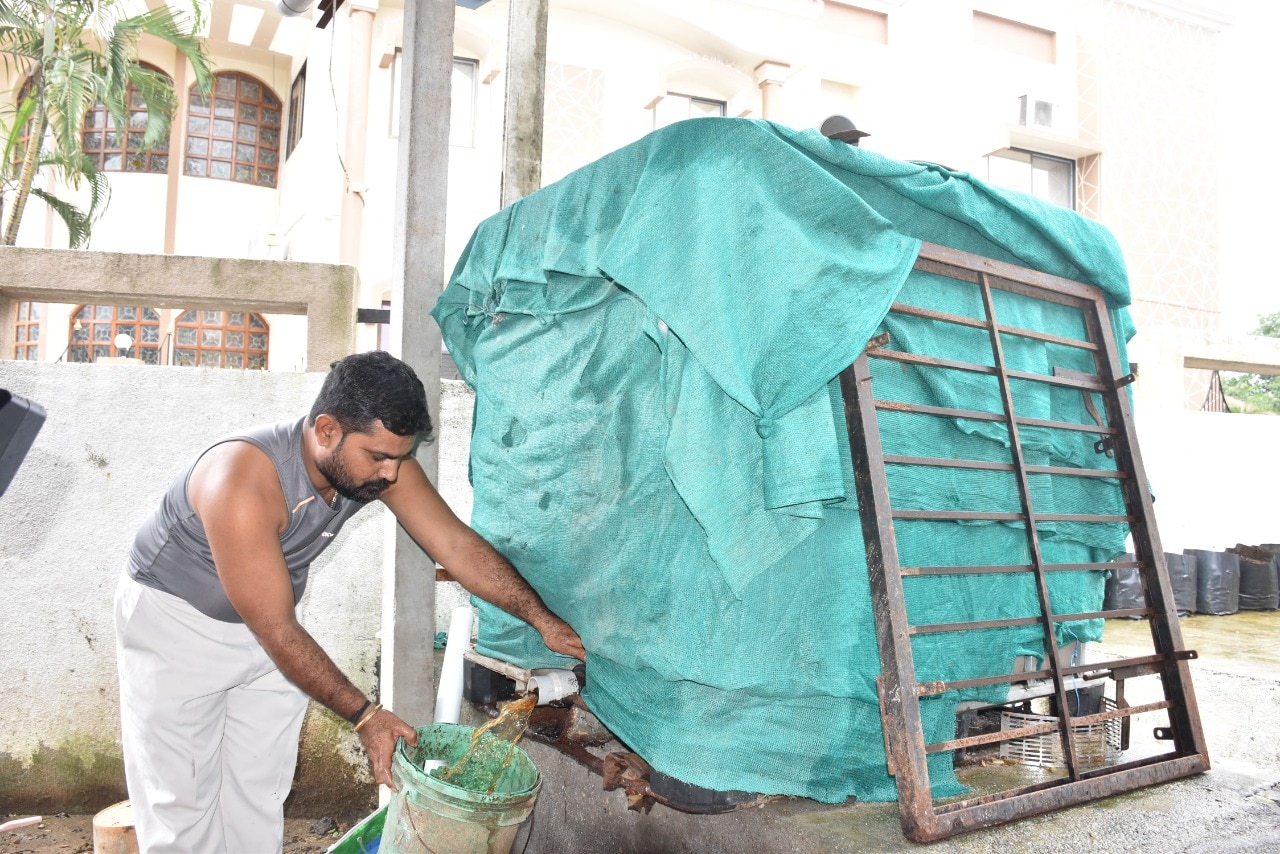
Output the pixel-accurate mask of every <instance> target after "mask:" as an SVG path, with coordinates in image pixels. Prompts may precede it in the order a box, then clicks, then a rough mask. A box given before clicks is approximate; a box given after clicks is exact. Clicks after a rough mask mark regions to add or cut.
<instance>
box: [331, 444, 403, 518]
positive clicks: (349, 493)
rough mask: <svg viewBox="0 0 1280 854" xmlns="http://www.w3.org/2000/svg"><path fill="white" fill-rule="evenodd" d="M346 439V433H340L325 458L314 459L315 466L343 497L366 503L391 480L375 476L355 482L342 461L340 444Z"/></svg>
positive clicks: (380, 492)
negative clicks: (331, 451)
mask: <svg viewBox="0 0 1280 854" xmlns="http://www.w3.org/2000/svg"><path fill="white" fill-rule="evenodd" d="M346 441H347V435H346V434H345V433H343V434H342V438H341V439H339V440H338V447H337V448H335V449H334V451H333V453H332V454H331V455H330V456H329V458H328V459H325V460H319V459H317V460H316V468H317V469H319V470H320V474H322V475H324V477H325V480H327V481H329V485H330V486H332V487H333V488H334V490H336V491H337V493H338V494H339V495H341V496H342V497H343V498H347V499H350V500H351V501H358V502H360V503H361V504H368V503H369V502H370V501H373V500H374V499H375V498H377V497H378V496H380V495H381V494H382V491H383V490H384V489H386V488H387V487H388V486H390V485H391V481H389V480H387V479H386V478H382V477H379V478H375V479H374V480H366V481H365V482H364V483H356V481H355V479H354V478H352V477H351V473H350V472H349V471H347V466H346V464H345V463H343V461H342V446H343V444H344V443H345V442H346Z"/></svg>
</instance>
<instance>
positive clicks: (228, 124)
mask: <svg viewBox="0 0 1280 854" xmlns="http://www.w3.org/2000/svg"><path fill="white" fill-rule="evenodd" d="M235 129H236V123H235V122H233V121H229V120H227V119H214V121H213V135H214V136H216V137H220V138H221V139H231V137H232V136H234V135H235Z"/></svg>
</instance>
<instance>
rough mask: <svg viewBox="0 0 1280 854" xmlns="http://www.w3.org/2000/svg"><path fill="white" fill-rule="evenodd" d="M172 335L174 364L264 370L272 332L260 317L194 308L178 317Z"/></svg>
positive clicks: (243, 313)
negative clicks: (173, 339)
mask: <svg viewBox="0 0 1280 854" xmlns="http://www.w3.org/2000/svg"><path fill="white" fill-rule="evenodd" d="M174 336H175V338H176V340H175V341H174V346H173V363H174V364H175V365H187V366H189V367H194V366H196V365H199V366H200V367H206V368H255V369H260V370H264V371H265V370H266V369H267V343H268V342H269V340H270V338H271V330H270V328H269V327H268V326H267V322H266V321H265V320H263V319H262V316H261V315H258V314H253V313H251V312H247V311H217V310H212V309H194V308H193V309H191V310H190V311H186V312H184V313H183V314H182V316H180V317H179V318H178V322H177V324H176V328H175V329H174Z"/></svg>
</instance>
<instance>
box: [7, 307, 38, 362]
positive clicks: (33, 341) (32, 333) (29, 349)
mask: <svg viewBox="0 0 1280 854" xmlns="http://www.w3.org/2000/svg"><path fill="white" fill-rule="evenodd" d="M13 332H14V335H13V358H15V359H17V360H18V361H20V362H21V361H29V362H34V361H36V360H37V359H39V358H40V305H39V304H38V303H34V302H20V303H18V324H17V326H16V327H15V328H14V330H13Z"/></svg>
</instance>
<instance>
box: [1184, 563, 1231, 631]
mask: <svg viewBox="0 0 1280 854" xmlns="http://www.w3.org/2000/svg"><path fill="white" fill-rule="evenodd" d="M1185 554H1186V555H1187V560H1188V561H1191V560H1194V561H1195V563H1196V613H1197V614H1211V615H1214V616H1226V615H1227V614H1234V613H1235V612H1236V611H1239V610H1240V558H1239V557H1238V556H1237V555H1236V554H1235V553H1234V552H1215V551H1209V550H1207V549H1187V550H1186V552H1185Z"/></svg>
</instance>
